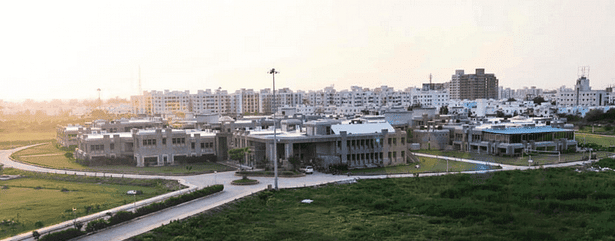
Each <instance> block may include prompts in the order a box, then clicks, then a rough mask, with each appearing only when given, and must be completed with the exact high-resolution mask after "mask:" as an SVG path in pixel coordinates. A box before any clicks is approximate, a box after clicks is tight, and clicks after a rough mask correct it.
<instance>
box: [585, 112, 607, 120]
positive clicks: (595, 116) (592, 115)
mask: <svg viewBox="0 0 615 241" xmlns="http://www.w3.org/2000/svg"><path fill="white" fill-rule="evenodd" d="M603 115H604V111H603V110H602V109H593V110H590V111H589V112H587V114H585V120H586V121H598V120H601V119H603Z"/></svg>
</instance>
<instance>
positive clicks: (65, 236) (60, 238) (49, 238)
mask: <svg viewBox="0 0 615 241" xmlns="http://www.w3.org/2000/svg"><path fill="white" fill-rule="evenodd" d="M84 234H85V233H84V232H83V231H81V230H77V229H74V228H69V229H67V230H63V231H60V232H55V233H51V234H47V235H45V236H43V237H42V238H41V239H40V240H42V241H56V240H57V241H64V240H69V239H73V238H76V237H79V236H81V235H84Z"/></svg>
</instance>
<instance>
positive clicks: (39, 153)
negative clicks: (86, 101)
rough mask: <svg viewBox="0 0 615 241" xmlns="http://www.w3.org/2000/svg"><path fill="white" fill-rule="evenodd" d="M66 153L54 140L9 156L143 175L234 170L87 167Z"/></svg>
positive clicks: (59, 166) (189, 166) (65, 166)
mask: <svg viewBox="0 0 615 241" xmlns="http://www.w3.org/2000/svg"><path fill="white" fill-rule="evenodd" d="M66 153H67V152H66V151H64V150H60V149H58V148H57V147H56V145H55V144H54V142H50V143H48V144H44V145H40V146H36V147H31V148H28V149H24V150H21V151H18V152H15V153H13V155H12V156H11V157H13V158H14V159H15V160H18V161H21V162H25V163H30V164H34V165H37V166H43V167H49V168H55V169H70V170H89V171H98V172H108V173H127V174H128V173H130V174H145V175H163V174H164V175H193V174H199V173H210V172H214V171H219V172H222V171H231V170H235V168H231V167H228V166H225V165H222V164H217V163H210V162H206V163H195V164H181V165H176V166H165V167H136V166H129V165H109V166H90V167H88V166H83V165H81V164H79V163H77V162H76V161H75V159H73V158H68V157H66V156H65V154H66Z"/></svg>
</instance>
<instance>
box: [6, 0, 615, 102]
mask: <svg viewBox="0 0 615 241" xmlns="http://www.w3.org/2000/svg"><path fill="white" fill-rule="evenodd" d="M32 3H33V2H3V3H2V4H1V6H2V8H1V9H3V10H0V11H1V13H2V14H0V16H2V17H0V19H2V20H3V21H2V22H3V24H2V26H3V29H4V33H5V36H8V37H7V38H5V39H4V41H5V44H4V45H3V47H0V48H2V52H3V60H2V65H0V66H3V67H4V68H5V69H3V71H0V79H2V82H3V83H4V84H3V86H2V88H0V99H2V100H4V101H23V100H25V99H33V100H51V99H96V98H98V91H97V89H98V88H100V89H101V90H102V91H101V98H103V99H109V98H115V97H116V96H118V97H120V98H129V97H130V96H131V95H137V94H139V92H138V81H139V74H138V73H139V68H140V72H141V80H142V90H143V91H149V90H159V91H162V90H165V89H168V90H171V91H183V90H189V91H190V92H191V93H194V92H196V91H197V90H205V89H212V90H214V89H217V88H218V87H221V88H222V89H225V90H228V91H229V92H234V91H235V90H238V89H241V88H246V89H254V90H260V89H265V88H271V76H270V75H268V74H267V70H269V69H271V68H276V70H279V71H280V75H279V76H276V77H278V78H276V88H285V87H288V88H290V89H291V90H293V91H296V90H305V91H308V90H320V89H323V88H325V87H327V86H331V85H332V84H334V85H335V88H336V89H337V90H342V89H350V86H362V87H366V88H370V89H372V88H376V87H379V86H381V85H386V86H389V87H394V88H395V89H396V90H400V89H404V88H406V87H413V86H416V87H420V86H421V84H422V83H425V82H428V81H429V74H432V75H433V76H434V78H433V81H434V82H436V83H442V82H446V81H450V79H451V76H452V75H453V74H454V73H455V70H457V69H463V70H465V72H466V73H474V71H475V69H477V68H484V69H485V72H486V73H493V74H495V76H496V77H497V78H498V79H499V80H500V84H499V85H500V86H503V87H504V88H506V87H510V88H512V89H519V88H523V87H524V86H527V87H530V86H537V87H538V88H543V89H556V88H559V87H560V86H562V85H566V86H567V87H571V86H573V85H574V83H575V80H576V78H577V70H578V67H579V66H590V68H591V69H590V70H591V71H590V74H589V79H590V80H591V85H592V87H593V88H594V89H602V88H605V87H607V86H609V85H612V84H615V80H614V79H615V73H613V72H612V71H613V69H614V68H613V67H614V65H615V55H614V54H613V53H615V46H614V45H613V44H612V43H613V42H615V41H614V40H615V16H613V15H611V14H610V13H612V12H615V2H613V1H595V2H591V3H589V4H588V3H584V2H581V1H565V2H561V1H552V2H538V3H536V2H531V1H514V2H508V1H507V2H500V1H437V2H431V1H430V2H420V1H419V2H410V1H385V2H379V3H374V2H370V1H361V2H357V1H333V2H329V1H322V2H314V1H309V2H308V1H293V2H287V1H272V2H224V3H222V2H220V3H219V2H182V3H180V4H178V3H171V2H139V1H131V2H119V1H111V2H53V3H50V2H42V1H41V2H38V1H34V4H32Z"/></svg>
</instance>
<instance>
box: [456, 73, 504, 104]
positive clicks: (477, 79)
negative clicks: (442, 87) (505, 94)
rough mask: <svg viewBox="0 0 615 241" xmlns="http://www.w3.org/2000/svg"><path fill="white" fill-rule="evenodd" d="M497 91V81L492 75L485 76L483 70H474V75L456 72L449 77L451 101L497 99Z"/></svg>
mask: <svg viewBox="0 0 615 241" xmlns="http://www.w3.org/2000/svg"><path fill="white" fill-rule="evenodd" d="M498 90H499V88H498V79H497V78H496V77H495V75H494V74H485V69H476V73H475V74H464V71H463V70H456V71H455V74H454V75H453V76H452V77H451V84H450V95H451V99H459V100H464V99H467V100H475V99H498V98H499V96H498Z"/></svg>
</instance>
